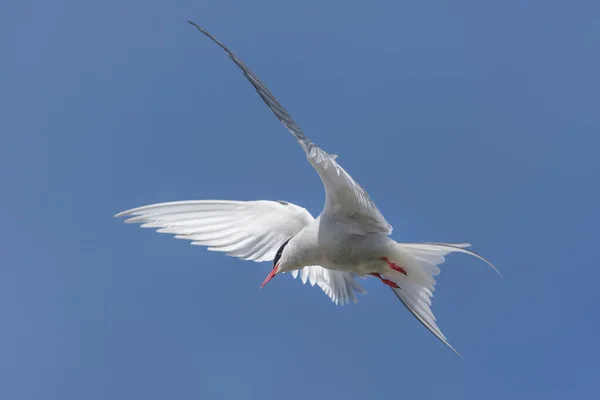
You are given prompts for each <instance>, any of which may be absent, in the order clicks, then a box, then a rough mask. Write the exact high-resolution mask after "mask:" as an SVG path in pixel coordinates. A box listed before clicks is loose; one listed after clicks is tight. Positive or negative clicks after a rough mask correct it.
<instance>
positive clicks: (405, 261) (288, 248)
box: [116, 21, 498, 354]
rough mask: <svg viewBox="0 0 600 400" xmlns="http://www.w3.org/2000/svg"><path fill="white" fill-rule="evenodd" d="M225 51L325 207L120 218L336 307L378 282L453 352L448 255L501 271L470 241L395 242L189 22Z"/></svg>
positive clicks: (191, 208) (280, 112)
mask: <svg viewBox="0 0 600 400" xmlns="http://www.w3.org/2000/svg"><path fill="white" fill-rule="evenodd" d="M188 22H189V23H190V24H192V25H193V26H194V27H196V28H197V29H198V30H199V31H200V32H202V33H203V34H204V35H206V36H207V37H208V38H210V39H211V40H212V41H213V42H215V43H216V44H217V45H218V46H219V47H221V49H223V50H224V51H225V52H226V53H227V55H228V56H229V58H231V60H232V61H233V62H234V63H235V64H236V65H237V66H238V67H239V68H240V69H241V71H242V72H243V74H244V76H245V77H246V78H247V79H248V81H249V82H250V83H251V84H252V86H254V88H255V89H256V91H257V92H258V95H259V96H260V97H261V98H262V99H263V101H264V102H265V103H266V105H267V106H268V107H269V108H270V109H271V111H272V112H273V114H275V116H276V117H277V118H278V119H279V120H280V121H281V123H282V124H283V125H284V126H285V127H286V128H287V129H288V130H289V131H290V132H291V134H292V135H293V136H294V137H295V138H296V140H297V141H298V143H299V144H300V147H302V149H303V150H304V153H305V154H306V158H307V160H308V162H309V163H310V164H311V165H312V166H313V167H314V169H315V170H316V171H317V174H318V175H319V177H320V178H321V181H322V183H323V186H324V188H325V195H326V199H325V206H324V208H323V211H322V212H321V214H320V215H319V216H318V217H317V218H314V217H313V216H312V215H311V214H310V213H309V212H308V211H307V210H306V209H304V208H302V207H300V206H297V205H294V204H292V203H289V202H286V201H268V200H257V201H233V200H193V201H176V202H168V203H160V204H153V205H148V206H143V207H139V208H134V209H131V210H128V211H123V212H121V213H119V214H117V215H116V217H129V218H128V219H127V220H126V221H125V222H128V223H141V224H142V225H141V226H142V227H144V228H155V229H157V232H161V233H169V234H174V235H176V236H175V237H176V238H178V239H186V240H190V241H191V242H192V244H194V245H200V246H208V250H213V251H221V252H224V253H226V254H227V255H230V256H234V257H238V258H241V259H244V260H253V261H273V269H272V270H271V271H270V273H269V275H268V276H267V277H266V279H265V280H264V282H263V284H262V285H261V288H262V287H264V286H265V285H266V284H267V283H268V282H269V281H271V280H272V279H273V278H274V277H275V276H277V275H280V274H282V273H285V272H289V273H291V275H292V276H293V277H294V278H297V277H298V276H299V277H300V278H301V280H302V282H303V283H304V284H306V282H307V281H308V282H310V284H311V285H313V286H314V285H315V284H316V285H318V286H319V287H320V288H321V289H322V290H323V291H324V292H325V294H327V296H329V297H330V298H331V300H332V301H333V302H334V303H336V304H345V303H348V302H349V301H353V302H356V294H357V293H362V292H364V289H363V288H362V287H361V286H360V284H359V283H358V282H357V281H356V278H358V277H368V276H372V277H376V278H377V279H379V280H380V281H381V282H382V283H383V284H384V285H386V286H388V287H390V289H391V290H392V291H393V292H394V294H395V295H396V296H397V297H398V299H400V301H401V302H402V303H403V304H404V305H405V306H406V308H407V309H408V310H409V311H410V312H411V313H412V314H413V315H414V316H415V317H416V318H417V320H419V321H420V322H421V323H422V324H423V325H424V326H425V327H426V328H427V329H428V330H429V331H431V332H432V333H433V334H434V335H435V336H436V337H437V338H438V339H439V340H441V341H442V342H443V343H444V344H446V345H447V346H448V347H450V348H451V349H452V350H454V351H455V352H456V353H457V354H458V352H457V351H456V350H455V349H454V348H453V347H452V346H451V345H450V343H448V340H447V339H446V337H445V336H444V334H443V333H442V331H441V330H440V328H439V327H438V325H437V324H436V320H435V317H434V315H433V313H432V311H431V298H432V296H433V291H434V285H435V283H436V281H435V278H434V277H435V276H436V275H438V274H439V273H440V269H439V267H438V266H439V265H440V264H441V263H443V262H444V261H445V258H444V257H445V256H446V255H447V254H449V253H455V252H459V253H466V254H469V255H471V256H474V257H477V258H479V259H481V260H483V261H484V262H486V263H487V264H488V265H489V266H491V267H492V268H493V269H494V270H496V272H498V271H497V269H496V268H495V267H494V266H493V265H492V263H490V262H489V261H487V260H486V259H485V258H483V257H482V256H480V255H479V254H477V253H475V252H473V251H471V250H468V249H467V247H469V246H470V244H468V243H454V244H452V243H397V242H396V241H394V240H393V239H391V238H390V237H389V235H390V234H391V232H392V227H391V225H390V224H389V223H388V222H387V221H386V220H385V218H384V217H383V215H382V214H381V212H380V211H379V210H378V209H377V207H376V206H375V204H374V203H373V201H372V200H371V199H370V197H369V195H368V194H367V192H366V191H365V189H363V187H362V186H360V185H359V184H358V183H357V182H356V181H355V180H354V179H352V177H351V176H350V175H349V174H348V172H346V171H345V170H344V169H343V168H342V167H341V166H340V165H339V164H338V162H337V161H336V158H337V156H335V155H333V154H329V153H327V152H326V151H325V150H323V149H321V148H319V147H318V146H317V145H316V144H314V143H313V142H312V141H311V140H310V139H309V138H308V137H307V136H306V135H305V134H304V133H303V132H302V130H301V129H300V127H299V126H298V125H297V124H296V123H295V122H294V120H293V119H292V117H291V116H290V114H289V113H288V112H287V111H286V109H285V108H283V106H282V105H281V104H280V103H279V101H278V100H277V99H276V98H275V96H274V95H273V94H272V93H271V92H270V91H269V89H267V87H266V86H265V85H264V84H263V83H262V82H261V81H260V80H259V79H258V77H257V76H256V75H255V74H254V73H253V72H252V71H251V70H250V69H249V68H248V67H247V66H246V65H245V64H244V63H243V62H242V61H241V60H240V59H239V58H238V57H237V56H236V55H235V54H234V53H233V52H232V51H231V50H229V48H227V47H226V46H225V45H224V44H223V43H221V42H220V41H219V40H217V39H216V38H215V37H214V36H213V35H211V34H210V33H209V32H207V31H206V30H204V29H203V28H202V27H200V26H199V25H197V24H195V23H194V22H191V21H188Z"/></svg>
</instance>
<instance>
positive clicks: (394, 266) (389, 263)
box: [381, 257, 408, 275]
mask: <svg viewBox="0 0 600 400" xmlns="http://www.w3.org/2000/svg"><path fill="white" fill-rule="evenodd" d="M381 259H382V260H383V261H385V262H386V263H387V265H389V266H390V268H391V269H393V270H394V271H398V272H400V273H401V274H404V275H408V274H407V273H406V270H405V269H404V268H402V267H401V266H399V265H398V264H394V263H393V262H391V261H390V260H389V258H387V257H381Z"/></svg>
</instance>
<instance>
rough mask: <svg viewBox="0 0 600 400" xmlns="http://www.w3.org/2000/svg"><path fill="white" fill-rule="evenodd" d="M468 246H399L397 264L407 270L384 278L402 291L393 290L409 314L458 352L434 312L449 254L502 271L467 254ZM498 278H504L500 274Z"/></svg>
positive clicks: (396, 248)
mask: <svg viewBox="0 0 600 400" xmlns="http://www.w3.org/2000/svg"><path fill="white" fill-rule="evenodd" d="M470 246H471V245H470V244H468V243H457V244H450V243H397V244H396V247H395V249H394V250H395V251H394V253H395V254H394V255H392V257H393V260H392V261H393V262H395V263H398V264H399V265H400V266H401V267H402V268H403V269H405V270H406V275H404V274H403V273H400V272H397V271H394V270H391V271H390V272H389V273H387V274H384V275H385V277H386V278H387V279H390V280H392V281H394V282H395V283H396V284H397V285H398V288H392V290H393V291H394V293H395V294H396V296H397V297H398V299H400V301H402V303H403V304H404V305H405V306H406V308H408V310H409V311H410V312H411V313H412V314H413V315H414V316H415V317H416V318H417V319H418V320H419V322H421V323H422V324H423V325H424V326H425V327H426V328H427V329H428V330H429V331H430V332H431V333H433V334H434V335H435V336H436V337H437V338H438V339H439V340H441V341H442V342H443V343H444V344H445V345H447V346H448V347H450V348H451V349H452V350H453V351H454V352H455V353H456V354H458V355H460V353H458V351H456V350H455V349H454V348H453V347H452V346H451V345H450V343H448V340H447V339H446V337H445V336H444V334H443V333H442V331H441V330H440V328H439V327H438V326H437V324H436V320H435V316H434V315H433V312H432V311H431V297H432V296H433V291H434V290H435V278H434V276H436V275H438V274H439V273H440V269H439V267H438V266H439V265H440V264H442V263H443V262H444V261H445V256H446V255H448V254H449V253H454V252H457V253H466V254H469V255H471V256H474V257H476V258H479V259H480V260H482V261H484V262H486V263H487V264H488V265H489V266H490V267H492V268H493V269H494V270H495V271H496V272H498V270H497V269H496V267H494V265H493V264H492V263H490V262H489V261H487V260H486V259H485V258H483V257H482V256H480V255H479V254H477V253H475V252H473V251H471V250H467V247H470ZM498 274H500V273H499V272H498Z"/></svg>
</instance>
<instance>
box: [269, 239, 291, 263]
mask: <svg viewBox="0 0 600 400" xmlns="http://www.w3.org/2000/svg"><path fill="white" fill-rule="evenodd" d="M290 239H291V238H290ZM290 239H288V240H286V241H285V242H284V243H283V244H282V245H281V247H280V248H279V250H277V254H275V258H274V259H273V268H275V267H276V266H277V263H278V262H279V259H280V258H281V253H283V248H284V247H285V245H286V244H288V242H289V241H290Z"/></svg>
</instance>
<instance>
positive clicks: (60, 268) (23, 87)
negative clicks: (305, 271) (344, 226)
mask: <svg viewBox="0 0 600 400" xmlns="http://www.w3.org/2000/svg"><path fill="white" fill-rule="evenodd" d="M485 3H486V4H482V2H478V1H460V0H459V1H435V0H434V1H431V2H410V1H371V2H368V5H367V3H365V2H359V1H345V2H323V1H316V0H305V1H302V2H281V1H276V0H254V1H252V2H242V1H226V0H212V1H177V2H167V1H162V2H161V1H156V0H151V1H133V0H121V1H115V0H108V1H103V2H81V1H75V0H68V1H67V0H57V1H53V2H43V1H27V0H24V1H16V0H8V2H7V1H4V2H3V3H2V5H1V6H0V54H1V60H2V61H1V62H0V88H1V90H0V109H1V110H2V112H1V115H2V117H1V118H0V187H1V188H2V190H1V195H0V221H2V226H3V229H2V230H0V266H1V267H0V321H1V322H0V323H1V327H0V398H3V399H14V400H17V399H19V400H21V399H23V400H25V399H60V400H68V399H86V400H92V399H132V398H135V399H150V400H153V399H165V398H172V399H239V398H258V397H260V398H262V399H281V398H285V399H306V398H310V399H315V398H316V399H319V398H330V399H331V398H345V399H364V398H383V397H385V398H392V397H398V398H399V397H405V398H414V397H416V396H418V397H419V398H434V397H437V398H440V397H441V396H443V397H444V398H448V399H481V398H486V399H505V398H512V399H528V400H531V399H564V398H571V399H597V398H599V396H600V389H599V387H598V383H597V378H598V375H599V374H600V367H599V366H598V356H599V355H600V346H599V345H598V341H597V336H598V331H599V329H600V324H599V319H598V307H599V306H600V296H599V295H598V294H597V286H596V282H597V280H598V279H599V278H600V269H599V268H598V261H597V257H596V252H597V248H598V244H597V240H598V237H599V235H600V228H599V226H600V225H599V222H600V212H599V211H598V207H599V204H600V188H599V184H598V181H599V179H598V175H599V174H600V151H599V146H600V135H599V134H600V113H598V110H599V109H600V79H599V78H598V71H600V52H598V46H599V45H600V25H599V24H598V15H599V13H600V5H598V2H596V1H578V2H570V3H569V2H557V1H528V2H522V1H512V0H509V1H504V2H495V4H491V2H485ZM187 19H192V20H194V21H196V22H198V23H200V24H201V25H203V26H205V27H206V28H207V29H208V30H209V31H211V32H212V33H214V34H215V35H216V36H217V37H218V38H220V39H221V40H222V41H224V42H225V43H226V44H227V45H229V46H230V47H231V48H232V50H233V51H235V52H237V53H238V55H239V56H240V57H241V58H242V59H243V60H244V61H245V62H246V63H247V64H248V65H249V66H250V67H251V68H252V69H253V70H254V71H255V72H256V73H257V74H258V75H259V76H260V77H261V79H262V80H264V81H265V82H266V84H267V85H268V86H269V87H270V89H271V90H272V91H273V92H274V93H275V94H276V95H277V96H278V97H279V99H280V101H281V102H282V103H283V104H284V105H285V106H286V108H288V110H289V111H290V113H291V114H292V115H293V116H294V118H295V119H296V120H297V121H298V122H299V124H300V125H301V126H302V127H303V129H304V130H305V132H306V133H307V134H308V135H309V136H310V137H311V138H312V139H313V140H314V141H315V142H316V143H317V144H319V145H320V146H321V147H323V148H324V149H325V150H327V151H329V152H332V153H335V154H339V155H340V158H339V161H340V163H341V164H342V165H343V166H344V168H345V169H346V170H348V171H349V172H350V173H351V174H352V175H353V176H354V177H355V179H357V180H358V181H359V182H361V184H362V185H363V186H365V188H366V189H367V190H368V191H369V193H370V194H371V197H372V198H373V200H374V201H375V202H376V204H377V205H378V206H379V208H380V209H381V211H382V212H383V213H384V215H385V216H386V218H387V219H388V221H390V223H392V225H393V226H394V227H395V230H394V233H393V237H394V238H395V239H396V240H398V241H463V240H464V241H469V242H471V243H473V245H474V249H475V250H477V251H479V252H481V253H482V254H484V255H485V256H487V257H488V258H490V259H491V260H492V261H493V262H494V263H495V264H496V265H497V266H498V267H499V268H500V269H501V271H502V272H503V275H504V278H503V279H500V278H498V277H497V276H496V275H495V274H494V273H493V272H492V271H491V270H489V269H488V268H487V267H485V265H483V264H482V263H481V262H478V261H477V260H474V259H470V258H468V257H466V256H460V255H456V256H452V257H449V259H448V261H447V262H446V264H444V265H443V268H442V269H443V273H442V275H440V276H439V279H438V286H437V291H436V295H435V297H434V308H433V310H434V312H435V313H436V316H437V318H438V322H439V324H440V326H441V328H442V330H443V331H444V333H445V334H446V335H447V336H448V338H449V340H450V342H451V343H452V344H453V345H454V346H455V347H456V348H457V349H458V350H459V351H461V353H462V354H463V355H464V356H465V359H464V360H463V359H460V358H459V357H457V356H456V355H455V354H454V353H452V351H450V350H448V349H446V348H444V346H443V345H442V344H441V343H439V342H438V341H437V340H436V339H435V338H434V337H433V336H432V335H431V334H430V333H428V332H427V331H426V330H425V329H424V328H423V327H422V326H421V325H420V324H419V323H418V322H417V321H416V320H415V319H414V318H413V317H412V316H411V315H410V314H409V313H408V312H406V310H405V309H404V307H403V306H402V304H400V303H399V302H398V301H397V299H396V298H395V296H394V295H393V294H392V293H391V292H390V291H389V290H388V289H387V288H386V287H384V286H383V285H381V284H380V283H379V282H377V281H375V280H369V281H367V282H366V283H365V286H366V287H367V289H368V290H369V294H368V295H366V296H362V297H361V298H360V302H359V303H358V304H356V305H350V306H345V307H335V306H334V305H332V304H331V303H330V301H329V300H328V298H327V297H326V296H325V295H324V294H323V293H321V292H320V290H318V289H317V288H310V287H304V286H302V285H301V284H300V283H299V282H297V281H294V280H292V279H291V277H289V276H283V277H279V278H277V279H276V280H274V281H273V282H272V283H271V284H270V285H269V286H267V287H266V288H265V289H263V290H259V288H258V287H259V285H260V283H261V282H262V280H263V279H264V277H265V276H266V274H267V273H268V271H269V269H270V268H271V266H270V265H269V264H268V263H263V264H255V263H251V262H244V261H239V260H237V259H232V258H228V257H226V256H224V255H222V254H218V253H211V252H208V251H206V250H205V249H202V248H197V247H194V246H190V245H189V244H187V243H185V242H183V241H177V240H174V239H172V238H171V237H169V236H167V235H158V234H156V233H153V232H151V231H149V230H141V229H139V228H137V227H134V226H130V225H124V224H123V223H122V221H120V220H115V219H113V218H112V215H113V214H114V213H116V212H118V211H121V210H124V209H127V208H131V207H135V206H139V205H144V204H150V203H155V202H162V201H171V200H183V199H240V200H246V199H247V200H251V199H273V200H278V199H284V200H288V201H291V202H294V203H296V204H299V205H302V206H305V207H306V208H307V209H308V210H310V211H311V212H312V213H314V214H318V213H319V212H320V210H321V207H322V204H323V197H324V196H323V192H322V187H321V183H320V182H319V180H318V178H317V176H316V174H315V172H314V171H313V170H312V169H311V167H310V165H309V164H308V163H307V162H306V161H305V158H304V156H303V154H302V151H301V149H300V148H299V147H298V145H297V144H296V143H295V142H294V140H293V139H292V137H291V136H290V135H289V134H288V133H287V131H286V130H285V129H284V128H283V127H282V126H281V125H280V124H279V122H278V121H277V120H276V119H275V118H274V117H273V115H272V114H271V113H270V112H269V111H268V109H267V108H266V107H265V106H264V104H262V102H261V101H260V99H259V98H258V96H257V95H256V94H255V93H254V91H253V89H252V88H251V87H250V85H249V84H248V83H247V82H246V81H245V80H244V78H243V76H242V75H241V74H240V73H239V71H238V70H237V69H236V67H235V66H234V65H233V64H232V63H231V62H230V61H229V60H228V59H227V57H226V56H225V54H223V52H222V51H220V50H219V49H218V48H217V47H216V46H215V45H214V44H212V43H211V42H209V40H208V39H207V38H205V37H203V36H202V35H201V34H200V33H199V32H197V31H195V30H194V29H193V28H192V27H191V26H189V25H188V24H187V23H186V20H187Z"/></svg>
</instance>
